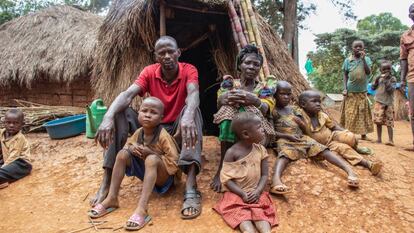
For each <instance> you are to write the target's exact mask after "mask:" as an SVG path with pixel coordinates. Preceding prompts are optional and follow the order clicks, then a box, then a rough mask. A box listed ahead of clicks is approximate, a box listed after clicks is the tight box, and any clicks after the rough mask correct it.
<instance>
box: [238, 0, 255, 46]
mask: <svg viewBox="0 0 414 233" xmlns="http://www.w3.org/2000/svg"><path fill="white" fill-rule="evenodd" d="M241 6H242V9H243V15H244V20H245V21H246V28H247V33H248V34H249V44H256V41H255V40H254V34H253V29H252V23H251V21H250V17H249V12H248V11H247V2H246V0H241Z"/></svg>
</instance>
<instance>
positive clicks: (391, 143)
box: [385, 141, 394, 146]
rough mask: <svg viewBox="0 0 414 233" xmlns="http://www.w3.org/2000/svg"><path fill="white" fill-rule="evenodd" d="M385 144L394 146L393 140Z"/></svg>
mask: <svg viewBox="0 0 414 233" xmlns="http://www.w3.org/2000/svg"><path fill="white" fill-rule="evenodd" d="M385 145H387V146H394V142H393V141H388V142H387V143H385Z"/></svg>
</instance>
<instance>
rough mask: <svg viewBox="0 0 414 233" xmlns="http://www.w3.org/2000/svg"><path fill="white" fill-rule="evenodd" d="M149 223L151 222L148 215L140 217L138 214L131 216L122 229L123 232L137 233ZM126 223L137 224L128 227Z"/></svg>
mask: <svg viewBox="0 0 414 233" xmlns="http://www.w3.org/2000/svg"><path fill="white" fill-rule="evenodd" d="M150 221H151V216H149V215H146V216H145V217H142V216H140V215H139V214H133V215H132V216H131V217H130V218H129V219H128V221H127V222H126V224H125V226H124V228H125V230H128V231H138V230H140V229H141V228H143V227H144V226H145V225H146V224H147V223H149V222H150ZM128 223H135V224H137V226H128Z"/></svg>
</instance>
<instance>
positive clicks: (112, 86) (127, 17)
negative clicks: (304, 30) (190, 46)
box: [92, 0, 309, 103]
mask: <svg viewBox="0 0 414 233" xmlns="http://www.w3.org/2000/svg"><path fill="white" fill-rule="evenodd" d="M157 2H158V1H157V0H149V1H143V0H136V1H133V0H123V1H120V0H118V1H115V3H114V4H113V5H112V7H111V9H110V11H109V13H108V16H107V18H106V19H105V21H104V23H103V25H102V26H101V28H100V30H99V35H98V45H97V53H96V59H95V64H94V75H93V82H92V85H93V87H94V89H95V91H96V92H95V93H96V95H97V96H99V97H101V98H103V99H104V101H105V103H111V102H112V101H113V100H114V99H115V97H116V96H117V95H118V94H119V93H120V92H121V91H123V90H125V89H126V88H127V87H128V86H130V85H131V84H132V82H133V81H134V80H135V79H136V77H137V75H138V74H139V72H140V71H141V70H142V69H143V68H144V67H145V66H147V65H149V64H151V63H153V62H154V61H153V55H152V53H153V44H154V42H155V41H156V39H157V38H158V36H159V34H158V19H157V17H158V16H157V15H158V5H157ZM175 3H180V4H182V5H184V6H185V4H188V5H194V4H199V5H200V4H202V6H203V7H207V8H208V7H211V8H214V9H215V10H217V6H225V4H226V1H224V0H220V1H219V0H215V1H214V0H186V1H175ZM222 9H223V12H226V8H225V7H222ZM257 19H258V23H259V27H260V34H261V37H262V41H263V44H264V48H265V52H266V57H267V59H268V63H269V64H268V65H269V69H270V73H271V74H273V75H275V76H276V78H277V79H278V80H287V81H289V82H291V83H292V84H293V87H294V94H295V95H296V96H297V95H298V94H299V93H300V92H301V91H303V90H305V89H307V88H309V85H308V83H307V81H306V80H305V79H304V78H303V76H302V75H301V74H300V72H299V69H298V67H297V66H296V65H295V64H294V62H293V60H292V59H291V57H290V56H289V54H288V53H287V48H286V46H285V44H284V42H283V41H282V40H281V39H280V38H279V37H278V36H277V34H276V32H275V31H274V30H273V29H272V28H271V26H270V25H268V24H267V23H265V21H264V19H263V18H262V17H260V16H259V15H258V17H257ZM229 38H230V37H229V36H227V37H224V36H222V35H221V36H220V34H218V33H217V34H215V35H213V36H210V41H211V44H212V46H213V48H212V51H211V52H212V54H213V58H214V61H215V63H216V66H217V69H218V73H219V74H220V75H222V74H229V73H230V74H234V73H235V66H234V62H235V57H236V51H237V50H236V48H235V43H234V41H232V42H231V43H228V41H225V40H229ZM108 90H111V91H108Z"/></svg>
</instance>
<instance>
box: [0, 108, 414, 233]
mask: <svg viewBox="0 0 414 233" xmlns="http://www.w3.org/2000/svg"><path fill="white" fill-rule="evenodd" d="M334 115H335V114H334ZM385 133H386V132H385ZM383 136H384V139H385V136H386V135H383ZM370 137H371V138H375V135H374V134H371V135H370ZM28 139H29V140H30V142H31V144H32V148H33V149H32V157H33V159H34V163H33V164H34V170H33V172H32V174H31V175H30V176H28V177H26V178H24V179H23V180H20V181H18V182H15V183H13V184H11V185H10V186H9V187H8V188H6V189H3V190H0V232H12V233H15V232H29V231H30V232H31V233H37V232H39V233H44V232H62V233H63V232H70V231H73V230H78V229H82V228H85V227H88V226H90V224H89V223H88V217H87V215H86V212H87V211H88V209H89V205H88V200H89V198H91V197H92V196H93V195H94V192H95V191H96V190H97V188H98V186H99V181H100V179H101V176H102V169H101V163H102V155H101V154H102V149H100V148H99V147H98V146H96V145H95V144H94V142H93V140H89V139H86V138H85V136H84V135H82V136H78V137H74V138H70V139H66V140H50V139H49V138H48V136H47V134H29V135H28ZM395 141H396V146H395V147H389V146H385V145H383V144H376V143H373V142H372V143H371V142H363V143H362V145H364V146H369V147H371V148H373V149H374V150H375V152H376V153H375V155H374V157H375V158H377V159H380V160H382V161H383V162H384V164H385V167H384V170H383V172H382V173H381V174H380V175H379V176H377V177H373V176H371V175H370V173H369V172H368V171H367V170H364V169H361V168H355V170H356V171H357V173H358V174H359V176H360V183H361V187H360V189H359V190H356V191H354V190H350V189H349V188H348V187H347V185H346V181H345V178H346V176H345V173H343V172H342V171H340V170H339V169H337V168H334V167H333V166H331V165H328V164H327V163H326V162H322V163H315V162H312V161H307V160H301V161H298V162H296V163H293V164H291V165H290V166H289V167H288V169H287V170H286V172H285V175H284V181H285V182H286V184H287V185H289V186H291V187H292V188H293V192H292V193H290V194H288V195H287V196H286V197H285V198H282V197H274V202H275V204H276V206H277V210H278V215H279V220H280V225H279V226H278V227H276V228H274V231H275V232H276V231H277V232H312V233H314V232H358V233H365V232H414V230H413V229H414V198H413V197H414V153H413V152H407V151H405V150H404V148H407V147H409V146H410V143H411V141H412V138H411V129H410V126H409V123H408V122H396V129H395ZM203 156H204V158H205V162H204V168H203V170H202V172H201V174H200V175H199V176H198V182H199V187H200V189H201V191H202V193H203V213H202V215H201V216H200V217H199V218H197V219H195V220H192V221H188V220H186V221H184V220H181V219H180V217H179V212H180V208H181V203H182V193H183V188H184V183H183V181H184V179H185V177H183V181H182V182H181V184H179V185H178V186H177V187H176V188H175V189H173V190H171V191H170V192H169V193H168V194H167V195H164V196H159V195H157V194H154V195H153V197H152V199H151V201H150V205H149V208H150V209H149V213H150V214H151V216H152V218H153V221H152V223H151V224H150V225H149V226H147V227H145V228H144V229H143V230H142V232H157V233H161V232H217V233H219V232H233V231H232V230H231V229H230V228H229V227H228V226H227V225H226V224H225V223H224V222H223V220H222V219H221V218H220V216H219V215H218V214H216V213H215V212H214V211H213V210H212V206H213V205H214V203H216V201H217V200H218V199H219V198H220V196H221V194H217V193H214V192H213V191H211V190H210V189H209V183H210V180H211V178H212V176H213V174H214V172H215V169H216V166H217V163H218V159H219V144H218V142H217V139H216V138H214V137H205V141H204V153H203ZM271 161H272V163H273V162H274V158H272V160H271ZM141 186H142V185H141V182H140V181H139V180H138V179H136V178H125V179H124V182H123V184H122V190H121V192H120V204H121V208H120V209H118V210H117V211H115V212H114V213H111V214H109V215H107V216H105V217H103V218H102V219H103V220H107V221H108V222H107V223H105V224H103V225H102V227H109V228H113V229H115V228H118V227H121V226H122V225H123V224H124V222H125V221H126V220H127V219H128V217H129V216H130V214H131V213H132V211H133V210H134V208H135V205H136V203H137V198H138V197H139V194H140V191H141ZM113 229H103V230H98V231H99V232H113ZM82 232H96V230H94V229H93V228H92V229H89V230H85V231H82ZM118 232H123V230H122V229H121V230H119V231H118Z"/></svg>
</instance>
